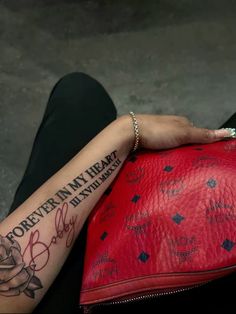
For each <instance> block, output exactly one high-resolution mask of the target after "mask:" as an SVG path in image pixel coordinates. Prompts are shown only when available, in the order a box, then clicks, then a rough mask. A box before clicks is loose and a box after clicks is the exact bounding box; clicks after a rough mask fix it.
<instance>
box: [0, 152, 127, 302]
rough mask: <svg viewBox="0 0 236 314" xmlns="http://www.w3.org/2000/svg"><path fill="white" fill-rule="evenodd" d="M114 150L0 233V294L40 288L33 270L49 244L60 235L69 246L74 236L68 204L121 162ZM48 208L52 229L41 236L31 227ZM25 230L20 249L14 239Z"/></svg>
mask: <svg viewBox="0 0 236 314" xmlns="http://www.w3.org/2000/svg"><path fill="white" fill-rule="evenodd" d="M116 152H117V151H113V152H111V153H110V154H109V155H107V156H105V157H104V158H103V159H102V160H100V161H99V162H96V163H95V164H93V165H92V166H91V167H89V168H88V169H86V170H85V171H84V172H83V173H81V174H80V175H79V176H77V177H76V178H74V179H73V180H72V181H70V182H69V183H67V184H66V185H65V186H64V187H62V188H61V189H60V190H58V191H56V193H55V194H54V195H53V196H52V197H50V198H49V199H48V200H46V201H45V202H43V203H42V205H40V206H39V207H38V208H36V209H35V210H34V211H32V212H31V213H30V215H28V216H26V217H25V219H24V220H23V221H21V222H20V223H18V224H17V225H16V226H15V227H14V228H12V230H11V231H10V232H8V234H7V235H6V236H5V237H2V236H0V295H4V296H16V295H19V294H21V293H22V292H24V294H25V295H27V296H28V297H31V298H34V297H35V293H34V291H35V290H37V289H41V288H42V283H41V281H40V279H39V278H38V277H36V276H35V272H37V271H40V270H42V269H44V268H45V267H46V266H47V264H48V262H49V259H50V256H51V248H52V246H54V245H56V244H57V243H58V240H59V239H62V238H64V239H65V246H66V247H67V248H69V247H71V246H72V244H73V241H74V239H75V236H76V222H77V218H78V215H76V214H71V213H69V206H70V205H72V208H73V209H74V208H75V207H77V206H78V205H79V204H80V203H81V202H83V200H85V199H86V198H87V197H88V196H89V195H91V194H92V193H93V192H94V191H95V190H96V189H97V188H98V187H99V186H100V185H102V183H104V182H105V181H106V180H107V179H108V178H109V177H110V175H111V174H112V173H113V172H114V171H115V170H116V169H117V168H118V167H119V165H121V163H122V162H121V161H120V159H119V158H117V155H116ZM52 211H54V212H55V214H54V216H51V217H52V219H53V220H52V223H50V224H51V225H50V230H52V232H51V233H50V234H51V235H50V237H49V238H48V239H47V240H45V236H44V232H43V231H42V229H41V228H37V229H35V226H36V225H37V224H38V223H39V222H40V221H41V220H42V219H44V218H45V217H46V216H47V215H48V214H49V213H51V212H52ZM53 217H54V218H53ZM50 219H51V218H50ZM33 228H34V230H31V229H33ZM28 231H30V233H29V238H28V239H27V241H26V244H25V245H24V248H23V249H22V248H21V246H20V244H19V243H18V241H17V240H16V239H17V238H22V237H24V236H25V235H26V233H27V232H28ZM24 243H25V241H24Z"/></svg>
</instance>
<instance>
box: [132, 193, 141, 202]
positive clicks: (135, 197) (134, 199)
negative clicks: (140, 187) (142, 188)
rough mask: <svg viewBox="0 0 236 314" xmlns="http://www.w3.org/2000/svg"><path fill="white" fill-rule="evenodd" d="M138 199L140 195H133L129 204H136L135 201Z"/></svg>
mask: <svg viewBox="0 0 236 314" xmlns="http://www.w3.org/2000/svg"><path fill="white" fill-rule="evenodd" d="M139 199H140V195H138V194H135V195H134V197H133V198H132V199H131V202H133V203H137V201H138V200H139Z"/></svg>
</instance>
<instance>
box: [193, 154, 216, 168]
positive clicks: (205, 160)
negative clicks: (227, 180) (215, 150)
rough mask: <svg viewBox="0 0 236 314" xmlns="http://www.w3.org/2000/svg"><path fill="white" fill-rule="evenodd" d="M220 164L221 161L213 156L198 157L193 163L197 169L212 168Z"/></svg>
mask: <svg viewBox="0 0 236 314" xmlns="http://www.w3.org/2000/svg"><path fill="white" fill-rule="evenodd" d="M218 164H219V160H218V159H217V158H215V157H212V156H207V155H202V156H198V157H197V158H196V159H194V160H193V161H192V165H193V167H196V168H204V167H205V168H211V167H214V166H216V165H218Z"/></svg>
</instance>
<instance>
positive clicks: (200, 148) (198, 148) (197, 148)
mask: <svg viewBox="0 0 236 314" xmlns="http://www.w3.org/2000/svg"><path fill="white" fill-rule="evenodd" d="M194 150H203V148H202V147H196V148H194Z"/></svg>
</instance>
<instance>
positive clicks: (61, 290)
mask: <svg viewBox="0 0 236 314" xmlns="http://www.w3.org/2000/svg"><path fill="white" fill-rule="evenodd" d="M116 117H117V111H116V108H115V106H114V104H113V102H112V100H111V98H110V97H109V95H108V94H107V92H106V91H105V90H104V88H103V87H102V86H101V84H100V83H98V82H97V81H96V80H94V79H93V78H91V77H90V76H88V75H86V74H83V73H71V74H68V75H66V76H65V77H63V78H62V79H60V80H59V82H58V83H57V84H56V85H55V87H54V88H53V90H52V92H51V95H50V98H49V101H48V104H47V107H46V111H45V114H44V117H43V120H42V123H41V125H40V127H39V130H38V132H37V135H36V138H35V141H34V145H33V148H32V152H31V155H30V158H29V162H28V165H27V168H26V171H25V174H24V176H23V179H22V181H21V183H20V185H19V187H18V189H17V191H16V194H15V197H14V201H13V204H12V206H11V209H10V212H12V211H14V210H15V209H16V208H17V207H18V206H19V205H20V204H21V203H23V202H24V201H25V200H26V199H27V198H28V197H29V196H30V195H31V194H32V193H33V192H34V191H35V190H36V189H37V188H38V187H39V186H41V185H42V184H43V183H44V182H45V181H46V180H47V179H48V178H50V177H51V176H52V175H53V174H54V173H55V172H57V171H58V170H59V169H60V168H61V167H62V166H63V165H65V164H66V163H67V162H68V161H69V160H70V159H71V158H72V157H73V156H74V155H75V154H76V153H78V152H79V151H80V150H81V149H82V148H83V147H84V146H85V145H86V144H87V143H88V142H89V141H90V140H91V139H92V138H93V137H94V136H95V135H96V134H98V133H99V132H100V131H101V130H102V129H103V128H105V127H106V126H107V125H108V124H109V123H111V122H112V121H113V120H115V119H116ZM223 127H236V114H235V115H233V116H232V117H231V118H230V119H229V120H228V121H227V122H226V123H225V124H224V125H223ZM85 242H86V224H85V226H84V228H83V229H82V232H81V233H80V235H79V237H78V239H77V241H76V242H75V245H74V247H73V249H72V251H71V253H70V255H69V257H68V259H67V261H66V263H65V265H64V266H63V268H62V270H61V272H60V273H59V275H58V276H57V278H56V280H55V281H54V283H53V284H52V286H51V287H50V288H49V290H48V292H47V293H46V295H45V297H44V298H43V300H42V301H41V303H40V304H39V305H38V307H37V308H36V309H35V311H34V313H40V314H44V313H50V314H51V313H76V312H78V304H79V291H80V285H81V279H82V278H81V277H82V270H83V256H84V250H85ZM235 279H236V277H235V276H229V277H227V278H224V279H222V280H220V281H217V283H216V284H215V283H213V284H208V285H206V286H205V287H203V288H198V289H194V291H190V292H185V293H181V294H178V295H176V296H168V297H162V298H158V299H157V300H154V301H150V302H149V303H148V305H147V304H145V305H142V304H139V305H138V308H139V309H141V308H142V306H143V309H145V310H146V311H147V306H150V308H151V307H152V308H154V309H155V311H151V310H148V312H149V313H151V312H152V313H155V312H156V311H157V312H159V313H164V311H165V312H166V311H167V312H168V309H171V308H173V306H174V307H175V308H176V310H179V311H180V312H185V309H186V313H187V312H188V313H189V312H190V311H191V310H192V309H196V306H200V308H199V309H201V304H202V307H208V308H209V309H210V308H216V309H218V308H219V306H220V305H222V308H223V307H224V309H225V307H226V306H227V305H229V303H230V302H232V304H233V303H234V302H233V300H234V297H235V296H236V289H235V288H236V281H235V284H234V280H235ZM221 285H222V288H221V287H220V286H221ZM232 289H233V290H234V292H231V290H232ZM230 292H231V295H230ZM222 293H223V294H222ZM224 297H225V298H226V299H225V300H224V299H222V298H224ZM217 298H218V299H217ZM217 302H218V303H219V304H218V303H217ZM203 304H204V305H203ZM217 304H218V305H217ZM215 305H216V307H215ZM168 307H169V308H168ZM135 308H136V306H135V305H130V306H128V305H126V306H121V307H118V308H117V311H118V312H121V311H122V312H124V313H128V312H132V311H133V310H135ZM161 309H162V310H163V311H162V310H161ZM202 309H203V308H202ZM160 310H161V311H160ZM102 312H104V313H105V312H106V313H107V312H108V313H109V312H111V313H114V310H111V309H109V308H106V309H104V310H103V311H102Z"/></svg>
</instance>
